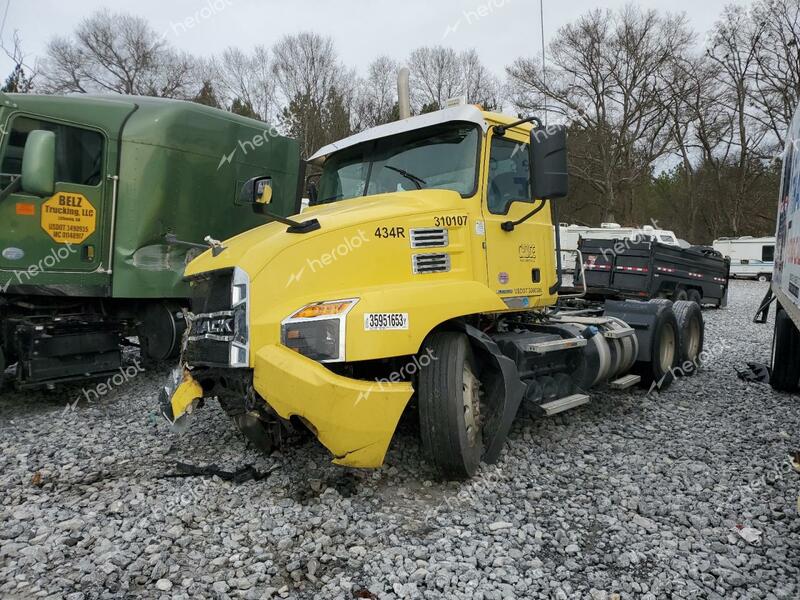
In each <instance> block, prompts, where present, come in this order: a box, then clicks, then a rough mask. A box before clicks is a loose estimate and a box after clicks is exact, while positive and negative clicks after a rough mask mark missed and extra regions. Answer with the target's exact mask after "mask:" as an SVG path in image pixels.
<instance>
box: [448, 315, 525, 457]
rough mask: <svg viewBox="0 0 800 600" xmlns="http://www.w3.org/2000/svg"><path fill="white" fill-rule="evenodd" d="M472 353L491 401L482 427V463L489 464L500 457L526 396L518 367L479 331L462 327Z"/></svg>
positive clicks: (470, 327) (465, 325)
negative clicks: (478, 362)
mask: <svg viewBox="0 0 800 600" xmlns="http://www.w3.org/2000/svg"><path fill="white" fill-rule="evenodd" d="M462 327H463V331H464V333H466V334H467V336H468V337H469V340H470V343H471V345H472V349H473V351H474V352H475V353H476V354H478V355H479V356H480V358H481V363H480V364H481V366H482V369H481V374H480V379H481V383H482V384H483V386H484V389H485V390H486V397H487V398H489V401H490V402H491V409H492V410H491V413H490V414H489V415H488V418H487V420H486V421H485V422H484V425H483V439H484V451H483V461H484V462H486V463H488V464H492V463H495V462H497V459H498V458H500V452H501V451H502V450H503V445H504V444H505V442H506V438H507V437H508V433H509V432H510V431H511V425H512V424H513V423H514V419H516V417H517V411H518V410H519V405H520V403H521V402H522V397H523V395H524V393H525V384H523V383H522V381H521V380H520V378H519V372H518V371H517V365H516V364H514V361H513V360H511V359H510V358H508V357H507V356H505V355H504V354H503V353H502V352H500V348H499V347H498V346H497V344H496V343H495V342H494V340H492V338H490V337H489V336H488V335H486V334H485V333H483V332H482V331H481V330H479V329H476V328H475V327H472V326H470V325H467V324H463V325H462Z"/></svg>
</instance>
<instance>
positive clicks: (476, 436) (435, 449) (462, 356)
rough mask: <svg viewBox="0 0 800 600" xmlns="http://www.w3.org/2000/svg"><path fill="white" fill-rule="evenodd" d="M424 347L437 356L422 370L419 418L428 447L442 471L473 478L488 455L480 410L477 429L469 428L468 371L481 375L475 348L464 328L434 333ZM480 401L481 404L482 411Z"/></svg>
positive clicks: (475, 421)
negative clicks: (484, 452)
mask: <svg viewBox="0 0 800 600" xmlns="http://www.w3.org/2000/svg"><path fill="white" fill-rule="evenodd" d="M424 347H425V348H426V349H427V350H428V351H429V352H430V353H431V354H432V355H433V356H436V357H437V360H434V361H431V362H430V364H428V366H427V367H422V368H421V369H420V374H419V390H418V394H417V395H418V403H419V423H420V434H421V437H422V446H423V448H424V449H425V452H426V454H427V455H428V458H429V459H430V461H431V462H432V463H433V465H434V466H435V467H436V468H437V469H438V470H439V472H440V473H441V474H442V475H443V476H444V477H446V478H450V479H468V478H470V477H472V476H473V475H474V474H475V473H476V471H477V470H478V466H479V465H480V462H481V456H482V454H483V436H482V430H481V423H480V415H479V414H478V415H475V411H474V410H473V412H472V414H471V421H472V423H473V425H472V429H471V430H470V431H468V430H467V421H468V420H470V415H468V414H467V408H466V404H465V394H466V391H465V386H466V385H467V384H466V382H465V372H466V369H469V370H470V371H471V372H472V374H473V375H474V376H475V377H476V378H477V376H478V375H479V373H480V371H479V370H478V368H477V364H476V361H475V357H474V355H473V353H472V348H471V347H470V345H469V340H468V339H467V336H466V335H464V334H463V333H456V332H451V331H441V332H436V333H433V334H431V335H430V336H429V337H428V339H427V340H426V341H425V344H424ZM479 407H480V405H478V410H479Z"/></svg>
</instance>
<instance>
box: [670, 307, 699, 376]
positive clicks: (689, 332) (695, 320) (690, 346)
mask: <svg viewBox="0 0 800 600" xmlns="http://www.w3.org/2000/svg"><path fill="white" fill-rule="evenodd" d="M672 310H673V312H674V313H675V319H676V320H677V321H678V362H679V363H680V365H681V369H682V372H683V373H685V374H686V375H693V374H694V373H695V371H696V370H697V367H698V366H699V365H698V359H699V357H700V353H701V352H702V351H703V341H704V331H705V325H704V323H703V312H702V311H701V310H700V305H699V304H697V303H696V302H692V301H689V300H686V301H679V302H676V303H675V304H673V306H672ZM687 362H690V363H692V364H693V365H694V366H693V367H692V368H691V370H687V369H683V364H684V363H687Z"/></svg>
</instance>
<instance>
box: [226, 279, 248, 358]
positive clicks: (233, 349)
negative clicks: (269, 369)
mask: <svg viewBox="0 0 800 600" xmlns="http://www.w3.org/2000/svg"><path fill="white" fill-rule="evenodd" d="M231 310H232V312H233V339H232V340H231V346H230V358H229V364H230V366H231V367H234V368H246V367H248V366H250V277H248V275H247V272H245V271H243V270H242V269H240V268H238V267H237V268H235V269H234V270H233V283H232V285H231Z"/></svg>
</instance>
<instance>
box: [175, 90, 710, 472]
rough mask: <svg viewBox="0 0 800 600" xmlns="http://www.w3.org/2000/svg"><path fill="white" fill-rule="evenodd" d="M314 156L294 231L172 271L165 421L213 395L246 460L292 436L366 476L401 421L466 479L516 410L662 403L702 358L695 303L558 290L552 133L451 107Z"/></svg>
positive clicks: (496, 444)
mask: <svg viewBox="0 0 800 600" xmlns="http://www.w3.org/2000/svg"><path fill="white" fill-rule="evenodd" d="M402 104H405V103H402ZM311 161H312V162H313V163H315V164H316V165H318V166H321V168H322V176H321V178H320V185H319V190H318V195H317V197H315V198H312V204H313V205H312V206H310V207H309V208H308V209H307V210H306V211H304V212H303V214H302V215H301V216H300V217H297V219H299V221H297V222H292V223H288V224H286V223H271V224H268V225H264V226H262V227H259V228H257V229H254V230H251V231H249V232H247V233H245V234H243V235H241V236H239V237H237V238H234V239H232V240H229V241H227V242H225V243H224V246H225V247H226V250H225V251H224V252H222V253H221V254H217V255H214V254H213V253H212V252H206V253H204V254H203V255H202V256H200V257H198V258H197V259H195V260H194V261H192V262H191V263H190V264H189V266H188V267H187V269H186V277H187V279H188V281H189V282H190V283H191V285H192V288H193V293H194V296H195V298H197V300H196V301H195V302H194V306H195V311H194V312H193V313H192V314H190V315H188V326H187V331H186V337H185V342H186V349H185V352H184V353H183V356H182V359H181V363H180V365H179V366H178V368H176V370H175V371H174V373H173V374H172V375H171V377H170V378H169V380H168V381H167V382H166V384H165V386H164V389H163V391H162V393H161V407H162V412H163V414H164V416H165V417H166V418H167V420H168V421H170V422H171V423H173V424H174V425H175V426H177V427H178V428H180V427H182V426H183V424H184V422H185V421H186V419H187V418H189V416H190V415H196V414H197V412H199V411H197V410H195V409H196V408H199V406H201V405H202V401H203V400H204V399H206V398H209V399H210V398H215V397H216V398H218V399H219V401H220V403H221V404H222V406H223V408H224V409H225V410H226V411H227V412H228V413H229V414H230V416H231V417H232V418H233V420H234V421H235V422H236V424H237V426H238V427H239V429H240V430H241V431H242V433H243V434H244V435H245V436H246V437H247V438H248V439H249V440H250V441H251V442H252V443H253V444H254V445H256V446H258V447H259V448H263V449H270V448H272V447H274V446H275V445H276V444H278V443H280V441H281V439H282V438H283V436H284V435H285V434H286V432H287V431H288V430H291V429H292V428H294V427H301V428H304V429H307V430H309V431H311V432H312V434H313V435H315V436H316V437H317V439H318V440H319V441H320V442H321V443H322V444H323V445H324V446H325V447H326V448H328V450H329V451H330V453H331V454H332V456H333V458H334V462H336V463H337V464H340V465H345V466H350V467H363V468H375V467H379V466H380V465H381V464H382V462H383V460H384V456H385V453H386V451H387V448H388V446H389V444H390V442H391V440H392V437H393V434H394V431H395V428H396V426H397V423H398V420H399V418H400V416H401V414H402V413H403V412H404V411H406V410H413V411H415V413H416V415H417V417H418V419H419V423H420V431H421V437H422V444H423V446H424V448H425V450H426V453H427V455H428V456H429V458H430V460H431V461H432V462H433V464H434V465H436V467H437V468H438V469H439V470H440V472H441V473H442V474H443V475H444V476H447V477H453V478H465V477H470V476H471V475H473V474H474V473H475V472H476V470H477V469H478V466H479V464H480V463H481V461H485V462H489V463H491V462H493V461H496V460H498V458H499V457H500V454H501V450H502V448H503V445H504V443H505V439H506V436H507V435H508V433H509V431H510V429H511V426H512V423H513V421H514V419H515V418H516V415H517V412H518V410H519V407H520V404H521V403H522V402H526V403H528V404H529V405H530V406H531V408H532V409H533V410H538V411H540V412H541V413H542V414H543V415H554V414H558V413H561V412H563V411H566V410H568V409H572V408H576V407H578V406H582V405H584V404H586V403H587V402H589V401H590V399H591V398H590V393H591V392H590V390H591V389H592V388H596V387H597V386H610V387H611V388H619V389H624V388H629V387H632V386H636V385H637V384H644V385H645V386H647V387H651V388H652V387H658V388H660V389H662V390H663V389H665V388H666V387H667V386H668V385H669V384H670V382H671V381H672V379H673V377H674V376H675V374H676V370H678V369H679V367H680V366H681V365H684V364H685V363H686V362H687V361H694V360H696V359H697V357H698V356H699V353H700V352H701V351H702V344H703V318H702V314H701V311H700V307H699V306H697V304H695V303H693V302H688V301H680V302H676V303H674V304H673V303H672V302H671V301H669V300H653V301H650V302H641V301H633V300H623V301H614V300H609V301H604V302H593V301H590V300H587V299H584V298H581V297H579V296H580V294H579V293H570V291H569V290H567V289H565V287H564V286H563V285H562V279H561V275H560V273H561V265H560V264H559V263H560V256H561V248H560V243H559V235H558V226H557V224H558V204H559V202H561V200H560V198H563V197H564V196H565V195H566V192H567V164H566V130H565V129H564V128H563V127H555V126H551V127H544V126H543V125H542V124H541V122H539V120H538V119H535V118H528V119H522V120H517V119H514V118H510V117H508V116H505V115H500V114H496V113H491V112H484V111H482V110H480V109H479V108H478V107H475V106H456V107H452V108H448V109H445V110H442V111H438V112H434V113H427V114H424V115H419V116H416V117H410V118H404V119H402V120H400V121H398V122H395V123H390V124H386V125H382V126H379V127H375V128H372V129H369V130H367V131H364V132H361V133H359V134H357V135H355V136H352V137H350V138H346V139H344V140H341V141H338V142H336V143H335V144H332V145H330V146H327V147H325V148H323V149H321V150H320V151H319V152H318V153H317V154H316V155H314V156H313V157H312V158H311ZM258 190H259V181H258V180H254V181H251V182H248V184H247V185H246V186H245V188H244V192H245V194H253V195H254V200H256V199H257V198H258V194H259V191H258ZM287 225H288V226H287ZM220 332H227V333H225V334H221V333H220ZM689 372H691V371H689ZM412 397H414V398H415V401H414V402H411V400H412Z"/></svg>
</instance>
